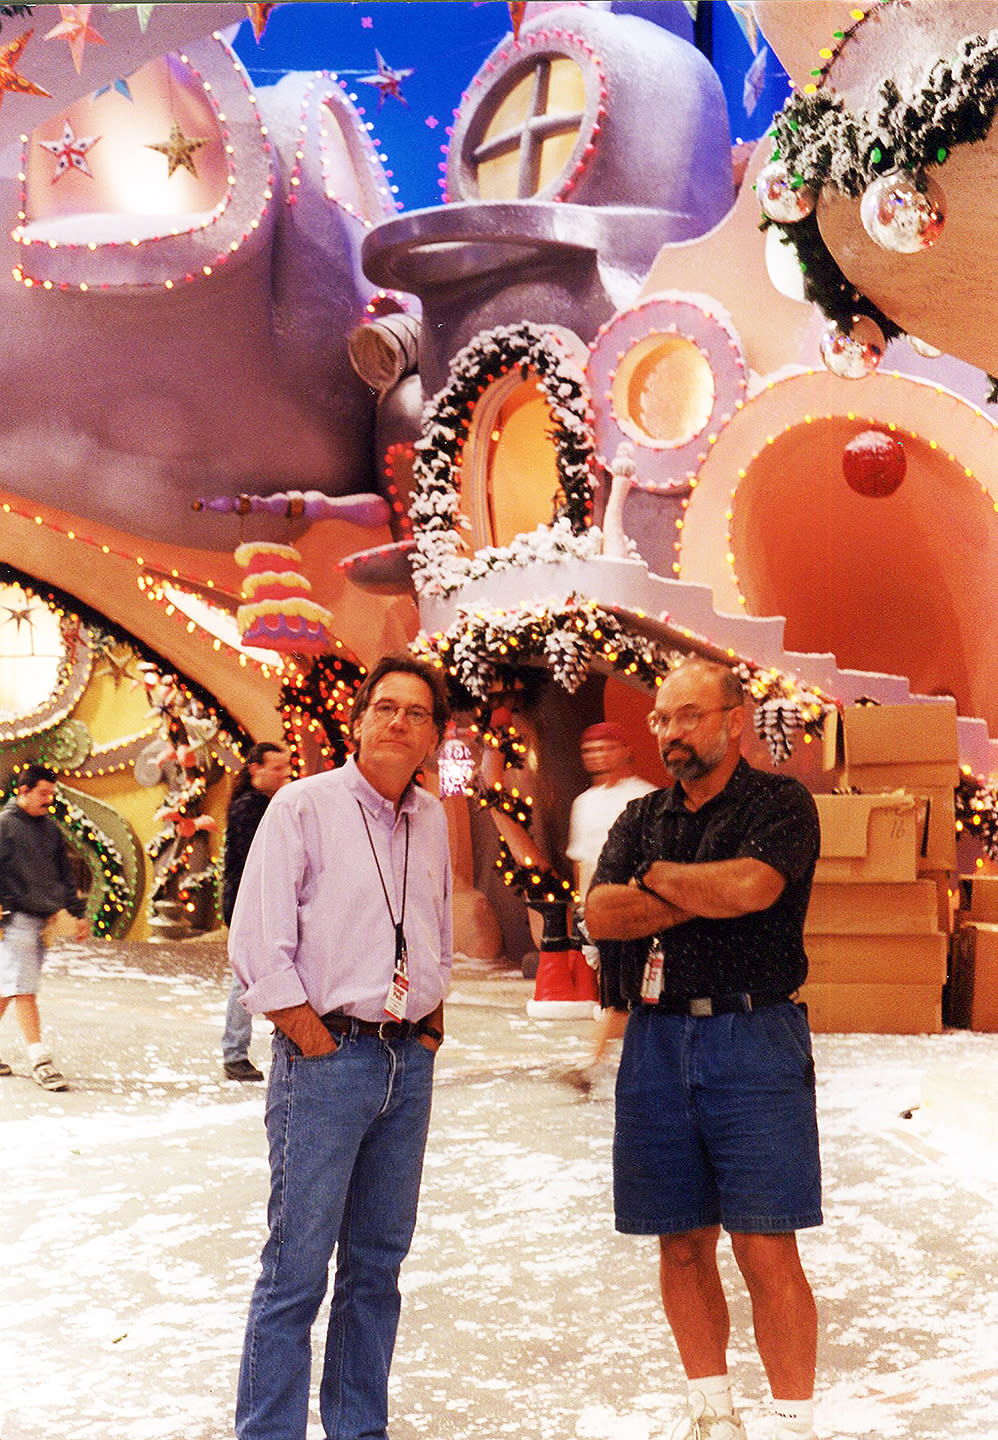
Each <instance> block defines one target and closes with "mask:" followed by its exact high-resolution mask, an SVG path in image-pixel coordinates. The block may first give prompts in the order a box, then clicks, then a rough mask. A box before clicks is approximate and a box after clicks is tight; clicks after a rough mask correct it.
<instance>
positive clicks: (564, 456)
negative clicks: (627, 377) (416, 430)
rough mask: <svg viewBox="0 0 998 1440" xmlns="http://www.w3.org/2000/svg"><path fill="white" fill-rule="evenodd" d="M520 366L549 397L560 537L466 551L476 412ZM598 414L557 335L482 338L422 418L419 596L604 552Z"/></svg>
mask: <svg viewBox="0 0 998 1440" xmlns="http://www.w3.org/2000/svg"><path fill="white" fill-rule="evenodd" d="M517 369H519V371H520V373H521V375H522V377H523V379H524V380H527V379H528V378H529V377H530V376H531V375H533V376H534V378H535V379H536V381H537V384H538V386H539V388H540V390H541V391H542V393H543V394H544V397H545V399H546V400H547V403H548V407H549V411H550V415H551V420H552V428H551V431H550V435H551V439H552V440H553V442H554V446H555V452H556V460H557V467H558V483H559V490H558V492H557V494H556V495H555V497H554V517H553V518H554V524H553V525H552V527H551V530H550V531H548V530H547V529H546V527H544V526H539V527H538V529H537V530H536V531H535V532H534V533H533V534H532V535H529V536H518V537H517V539H516V540H514V542H513V543H512V544H511V545H508V546H504V547H502V548H491V547H490V548H487V549H484V550H482V551H480V552H479V554H478V555H477V556H474V557H469V556H466V555H462V554H460V550H461V546H462V540H461V537H460V534H459V527H460V526H461V524H462V518H461V515H460V473H461V460H462V452H463V449H464V444H465V440H466V438H467V435H468V431H469V429H470V427H471V423H472V421H473V419H474V414H475V408H476V406H477V404H478V402H479V400H480V398H481V396H482V395H483V394H484V393H485V390H486V389H487V388H488V386H489V385H490V384H492V383H493V382H494V381H496V380H499V379H501V378H502V376H504V375H507V374H509V373H510V372H512V371H515V370H517ZM591 437H592V416H591V413H590V408H589V399H588V394H587V390H586V385H585V380H584V378H583V376H582V374H581V372H580V371H579V369H578V367H577V366H576V365H575V363H574V362H573V361H572V359H571V357H570V356H569V354H568V352H567V351H566V350H565V349H564V347H563V346H562V345H561V344H560V342H559V341H558V340H557V338H556V337H555V336H554V335H553V334H552V333H551V332H550V331H549V330H546V329H544V328H543V327H541V326H539V325H531V324H529V323H528V322H526V321H524V322H523V323H521V324H519V325H504V326H497V327H496V328H495V329H492V330H483V331H482V332H481V333H480V334H478V335H476V336H475V337H474V339H473V340H471V341H470V342H469V343H468V344H467V345H466V346H465V347H464V349H463V350H461V351H459V352H458V354H457V355H456V356H455V357H454V359H453V361H452V362H451V368H450V379H449V381H448V383H447V385H445V386H444V388H443V389H442V390H440V391H439V392H438V393H437V394H436V395H435V396H434V397H433V399H432V400H430V401H428V402H427V406H426V409H425V411H424V413H423V429H422V434H421V435H420V438H419V440H418V441H417V442H416V445H415V458H414V462H413V479H414V482H415V486H414V489H415V495H414V499H413V501H412V505H411V507H410V511H409V514H410V516H411V519H412V526H413V534H414V537H415V541H416V545H415V549H414V550H413V553H412V557H411V564H412V573H413V579H414V581H415V585H416V590H417V592H418V593H419V594H426V595H446V594H448V593H449V592H450V591H452V590H455V589H457V588H458V587H459V586H461V585H464V584H466V583H467V582H468V580H470V579H478V578H480V577H481V576H483V575H486V574H488V573H489V572H490V571H493V570H497V569H502V568H504V567H505V566H508V565H526V564H530V563H533V562H534V561H537V560H544V561H553V560H561V559H564V558H566V556H568V555H582V556H583V557H584V558H589V557H590V556H591V555H593V554H598V553H599V537H598V535H596V534H592V535H590V534H589V533H587V532H588V531H589V524H590V519H591V516H592V506H593V485H594V468H593V467H594V457H593V447H592V438H591Z"/></svg>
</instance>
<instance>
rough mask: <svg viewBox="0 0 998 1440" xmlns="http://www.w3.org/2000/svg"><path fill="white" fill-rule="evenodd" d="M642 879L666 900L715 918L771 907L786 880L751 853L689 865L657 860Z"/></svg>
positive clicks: (694, 913)
mask: <svg viewBox="0 0 998 1440" xmlns="http://www.w3.org/2000/svg"><path fill="white" fill-rule="evenodd" d="M642 878H643V880H644V883H645V885H647V886H648V888H649V889H650V890H654V892H655V894H656V895H660V896H661V897H662V899H663V900H665V901H668V902H669V903H670V904H672V905H674V906H677V907H679V908H681V909H683V910H686V911H687V912H688V913H689V914H691V915H702V916H705V917H706V918H708V919H712V920H727V919H733V918H734V917H735V916H738V915H748V914H751V913H752V912H754V911H757V910H768V909H769V907H770V905H772V904H773V903H774V902H775V901H776V900H778V899H779V897H780V895H781V894H782V892H783V887H784V884H785V883H786V882H785V881H784V879H783V876H782V875H781V874H780V873H779V871H778V870H774V869H773V867H772V866H771V865H767V864H766V863H765V862H764V861H762V860H753V859H752V858H751V857H750V856H745V857H742V858H740V859H737V860H712V861H711V860H708V861H704V862H701V863H696V862H694V863H692V864H686V865H683V864H677V863H676V862H674V861H671V860H656V861H655V863H654V864H653V865H652V866H651V867H650V869H649V870H648V871H647V872H646V873H645V875H644V876H643V877H642Z"/></svg>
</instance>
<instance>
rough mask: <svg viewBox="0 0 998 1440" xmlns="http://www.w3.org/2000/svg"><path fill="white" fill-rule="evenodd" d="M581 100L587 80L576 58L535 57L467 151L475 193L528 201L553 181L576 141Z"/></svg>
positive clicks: (483, 195)
mask: <svg viewBox="0 0 998 1440" xmlns="http://www.w3.org/2000/svg"><path fill="white" fill-rule="evenodd" d="M585 98H586V91H585V79H584V77H583V74H582V71H581V70H580V69H579V67H578V65H577V64H576V63H575V61H574V60H569V59H567V58H566V57H563V56H553V55H539V56H537V57H535V61H534V64H533V66H532V67H531V68H530V69H529V70H526V71H520V72H519V74H518V78H517V79H516V80H515V82H514V84H513V87H512V89H511V90H509V91H508V93H507V94H506V95H505V96H504V97H503V99H502V100H501V101H500V102H499V104H498V106H497V107H496V110H495V113H494V114H493V116H492V118H491V120H489V122H488V124H487V126H486V128H485V132H484V134H483V135H482V138H481V140H480V141H479V143H478V144H477V145H476V146H475V148H474V149H473V150H472V152H471V156H470V159H471V162H472V164H473V166H474V169H475V173H476V175H477V181H478V193H479V196H480V197H481V198H482V199H483V200H510V199H514V198H516V199H521V200H522V199H527V198H529V197H530V196H531V195H536V194H537V193H538V192H539V191H541V190H543V189H544V188H545V186H547V185H550V184H552V183H553V182H554V181H555V180H557V178H558V176H559V175H560V174H561V173H562V171H563V170H564V169H565V167H566V165H567V164H568V162H569V159H570V158H571V155H572V152H573V150H574V149H575V146H576V144H577V142H578V138H579V127H580V125H581V123H582V118H583V111H584V106H585Z"/></svg>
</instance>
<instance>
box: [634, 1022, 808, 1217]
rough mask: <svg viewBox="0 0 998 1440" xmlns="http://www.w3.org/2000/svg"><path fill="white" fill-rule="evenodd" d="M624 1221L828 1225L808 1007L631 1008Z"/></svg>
mask: <svg viewBox="0 0 998 1440" xmlns="http://www.w3.org/2000/svg"><path fill="white" fill-rule="evenodd" d="M613 1176H614V1209H615V1212H616V1226H617V1229H618V1230H621V1231H623V1232H624V1233H625V1234H631V1235H674V1234H681V1233H683V1232H685V1231H689V1230H697V1229H700V1228H702V1227H704V1226H709V1225H717V1224H721V1225H723V1226H724V1228H725V1229H726V1230H728V1231H729V1232H730V1231H735V1232H742V1233H745V1234H758V1235H774V1234H783V1233H785V1232H788V1231H791V1230H803V1229H805V1228H806V1227H807V1226H809V1225H820V1224H821V1160H820V1157H819V1152H818V1126H817V1121H816V1119H815V1092H814V1062H813V1060H812V1059H811V1036H810V1032H809V1030H808V1025H807V1016H806V1015H805V1012H804V1010H803V1008H802V1007H801V1006H799V1005H794V1004H793V1003H791V1002H790V1001H789V1000H788V1001H787V1002H786V1003H785V1004H782V1005H767V1006H764V1007H762V1008H761V1009H759V1010H755V1011H753V1012H752V1014H750V1015H738V1014H735V1015H711V1016H702V1017H693V1016H686V1015H665V1014H662V1013H660V1012H657V1011H656V1010H655V1009H654V1008H652V1007H645V1008H642V1009H639V1010H632V1012H631V1015H630V1019H629V1020H628V1022H627V1033H626V1035H625V1036H624V1049H623V1054H622V1055H621V1057H620V1069H619V1070H618V1072H617V1109H616V1123H615V1126H614V1138H613Z"/></svg>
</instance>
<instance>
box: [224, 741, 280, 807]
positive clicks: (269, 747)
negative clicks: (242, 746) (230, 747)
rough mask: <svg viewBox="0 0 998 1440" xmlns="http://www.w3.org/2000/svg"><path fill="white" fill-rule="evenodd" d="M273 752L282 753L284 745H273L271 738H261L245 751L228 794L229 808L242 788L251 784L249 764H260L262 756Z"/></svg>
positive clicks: (251, 777) (244, 788)
mask: <svg viewBox="0 0 998 1440" xmlns="http://www.w3.org/2000/svg"><path fill="white" fill-rule="evenodd" d="M275 752H277V753H278V754H283V753H284V746H283V745H275V744H274V742H273V740H261V741H260V743H259V745H254V746H252V748H251V749H250V750H248V751H247V752H246V759H245V760H244V761H243V764H242V768H241V769H240V770H239V771H237V773H236V778H235V781H234V783H233V786H232V793H231V794H230V795H229V809H230V810H231V809H232V802H233V800H235V799H237V798H238V797H239V796H240V795H241V794H242V793H243V791H244V790H248V789H249V788H250V786H251V785H252V784H253V776H252V775H251V774H250V766H251V765H262V764H263V759H264V756H265V755H273V754H274V753H275Z"/></svg>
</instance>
